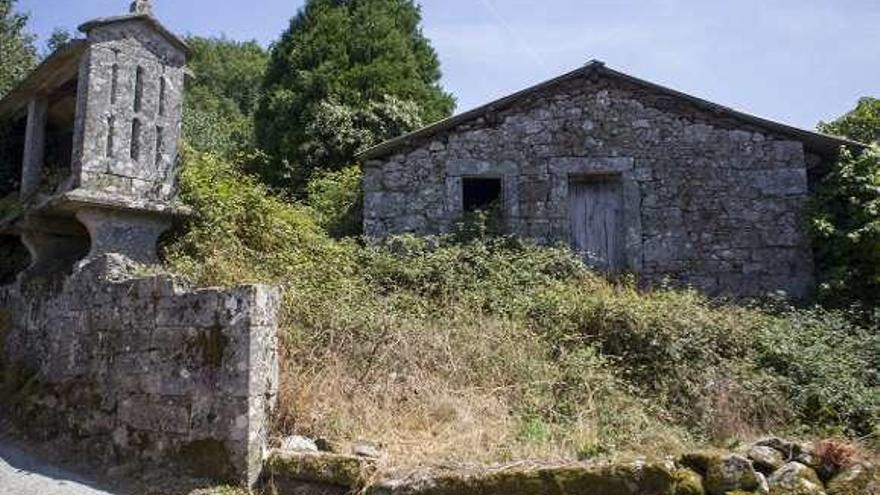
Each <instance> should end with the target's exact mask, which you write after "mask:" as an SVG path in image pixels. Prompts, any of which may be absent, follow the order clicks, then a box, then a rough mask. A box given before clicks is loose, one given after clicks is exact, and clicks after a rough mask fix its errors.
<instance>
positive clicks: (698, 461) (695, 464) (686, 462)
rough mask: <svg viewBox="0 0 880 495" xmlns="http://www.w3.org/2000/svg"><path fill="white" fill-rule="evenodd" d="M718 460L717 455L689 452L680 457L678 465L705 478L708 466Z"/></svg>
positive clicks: (718, 456)
mask: <svg viewBox="0 0 880 495" xmlns="http://www.w3.org/2000/svg"><path fill="white" fill-rule="evenodd" d="M718 459H720V455H719V454H713V453H711V452H691V453H688V454H684V455H683V456H681V459H680V460H679V464H681V465H682V466H685V467H688V468H691V469H693V470H694V471H696V472H697V473H699V474H700V475H701V476H706V472H707V471H708V469H709V464H711V463H712V462H714V461H716V460H718Z"/></svg>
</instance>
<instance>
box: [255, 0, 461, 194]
mask: <svg viewBox="0 0 880 495" xmlns="http://www.w3.org/2000/svg"><path fill="white" fill-rule="evenodd" d="M420 23H421V12H420V9H419V7H418V6H417V5H416V4H415V3H414V2H413V0H308V1H307V2H306V5H305V7H304V8H303V9H302V10H300V12H299V13H298V14H297V15H296V16H295V17H294V18H293V19H292V20H291V23H290V28H289V29H288V30H287V31H286V32H285V33H284V34H283V35H282V37H281V40H280V41H279V42H278V43H277V44H276V45H275V46H274V47H273V50H272V54H271V58H270V63H269V69H268V71H267V74H266V78H265V81H264V95H263V98H262V100H261V102H260V107H259V110H258V112H257V118H256V124H255V125H256V134H257V140H258V144H259V145H260V146H261V147H262V149H263V150H264V151H265V152H267V153H268V154H269V156H271V157H272V160H270V162H269V163H268V164H267V165H266V166H265V167H264V168H265V170H263V172H264V174H263V175H264V176H265V177H266V179H267V180H268V181H269V182H270V183H272V184H273V185H276V186H282V187H285V188H287V189H288V190H291V191H293V192H302V191H303V189H304V187H305V184H306V182H307V181H308V179H309V178H310V177H311V176H312V175H313V173H314V172H315V171H317V170H340V169H342V168H344V167H345V166H347V165H350V164H351V162H352V159H353V157H354V154H355V153H357V152H358V151H361V150H363V149H365V148H367V147H369V146H371V145H374V144H377V143H378V142H381V141H383V140H385V139H390V138H393V137H396V136H397V135H399V134H401V133H404V132H407V131H410V130H413V129H415V128H417V127H419V126H421V125H422V124H424V123H428V122H433V121H435V120H439V119H441V118H444V117H447V116H449V115H450V114H451V113H452V111H453V109H454V107H455V101H454V99H453V97H452V96H451V95H449V94H448V93H446V92H444V91H443V89H442V88H441V87H440V77H441V73H440V62H439V60H438V58H437V54H436V52H435V51H434V49H433V48H432V47H431V44H430V42H429V41H428V39H427V38H425V36H424V35H423V34H422V31H421V28H420Z"/></svg>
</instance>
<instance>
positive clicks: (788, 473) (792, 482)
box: [769, 462, 825, 495]
mask: <svg viewBox="0 0 880 495" xmlns="http://www.w3.org/2000/svg"><path fill="white" fill-rule="evenodd" d="M769 483H770V493H771V494H772V495H814V494H815V495H822V494H824V493H825V489H824V486H823V485H822V480H820V479H819V476H818V475H817V474H816V472H815V471H813V470H812V469H810V468H809V467H807V466H804V465H803V464H801V463H799V462H789V463H788V464H786V465H785V466H783V467H782V469H780V470H778V471H776V472H775V473H773V474H772V475H771V476H770V479H769Z"/></svg>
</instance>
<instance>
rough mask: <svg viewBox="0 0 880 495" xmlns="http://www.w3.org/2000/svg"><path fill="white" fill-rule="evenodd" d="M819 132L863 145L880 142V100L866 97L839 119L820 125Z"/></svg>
mask: <svg viewBox="0 0 880 495" xmlns="http://www.w3.org/2000/svg"><path fill="white" fill-rule="evenodd" d="M819 130H820V131H822V132H825V133H828V134H834V135H836V136H843V137H846V138H849V139H852V140H855V141H859V142H861V143H877V142H880V99H877V98H871V97H865V98H862V99H861V100H859V102H858V104H857V105H856V108H855V109H853V110H851V111H850V112H849V113H847V114H846V115H844V116H843V117H840V118H839V119H837V120H835V121H833V122H830V123H825V122H821V123H819Z"/></svg>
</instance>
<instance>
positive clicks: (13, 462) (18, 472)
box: [0, 437, 113, 495]
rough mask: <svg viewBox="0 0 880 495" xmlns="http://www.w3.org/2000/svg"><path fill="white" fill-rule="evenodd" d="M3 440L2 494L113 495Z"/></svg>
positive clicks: (0, 450) (0, 442)
mask: <svg viewBox="0 0 880 495" xmlns="http://www.w3.org/2000/svg"><path fill="white" fill-rule="evenodd" d="M95 486H96V483H94V482H93V481H91V480H88V479H85V478H83V477H81V476H78V475H75V474H73V473H70V472H67V471H65V470H63V469H60V468H57V467H54V466H51V465H49V464H47V463H45V462H42V461H40V460H39V459H37V458H36V457H34V456H33V455H31V454H29V453H27V452H25V451H23V450H21V449H20V448H19V447H17V446H16V445H15V444H13V443H11V442H9V441H7V440H5V439H3V438H2V437H0V495H113V494H111V493H110V492H106V491H103V490H100V489H98V488H95Z"/></svg>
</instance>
